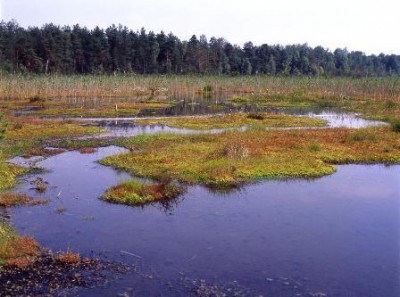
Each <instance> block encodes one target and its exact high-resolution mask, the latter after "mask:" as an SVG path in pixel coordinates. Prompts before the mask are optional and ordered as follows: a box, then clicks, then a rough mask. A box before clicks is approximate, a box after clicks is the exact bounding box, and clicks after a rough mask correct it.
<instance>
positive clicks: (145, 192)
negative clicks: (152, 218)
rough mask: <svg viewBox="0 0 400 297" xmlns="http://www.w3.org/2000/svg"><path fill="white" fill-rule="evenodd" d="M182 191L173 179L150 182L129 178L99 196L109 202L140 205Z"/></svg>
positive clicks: (168, 197)
mask: <svg viewBox="0 0 400 297" xmlns="http://www.w3.org/2000/svg"><path fill="white" fill-rule="evenodd" d="M184 191H185V189H184V187H182V186H181V185H180V184H179V183H178V182H176V181H174V180H169V181H168V182H166V181H162V182H158V183H152V184H143V183H140V182H138V181H134V180H129V181H125V182H122V183H120V184H119V185H117V186H114V187H111V188H110V189H108V190H107V191H106V192H105V193H104V194H103V195H102V197H101V198H102V199H103V200H104V201H107V202H111V203H116V204H126V205H132V206H140V205H145V204H148V203H152V202H157V201H164V200H170V199H174V198H177V197H178V196H179V195H181V194H183V193H184Z"/></svg>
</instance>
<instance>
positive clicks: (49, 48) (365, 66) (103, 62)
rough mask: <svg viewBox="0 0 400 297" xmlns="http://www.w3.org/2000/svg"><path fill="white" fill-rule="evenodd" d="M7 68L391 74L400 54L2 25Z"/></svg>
mask: <svg viewBox="0 0 400 297" xmlns="http://www.w3.org/2000/svg"><path fill="white" fill-rule="evenodd" d="M0 69H1V70H2V71H6V72H22V73H24V72H30V73H60V74H98V73H137V74H214V75H256V74H265V75H287V76H289V75H293V76H294V75H307V76H321V75H323V76H352V77H361V76H386V75H399V74H400V55H385V54H380V55H366V54H364V53H363V52H360V51H355V52H348V51H347V50H346V49H336V50H335V51H333V52H331V51H329V50H328V49H325V48H323V47H321V46H317V47H315V48H312V47H310V46H308V45H307V44H297V45H287V46H282V45H268V44H262V45H260V46H256V45H254V44H253V43H252V42H247V43H245V44H244V46H243V47H240V46H238V45H234V44H231V43H229V42H228V41H227V40H225V39H224V38H215V37H212V38H211V39H209V40H208V39H207V38H206V36H204V35H201V36H200V37H199V38H198V37H197V36H196V35H193V36H192V37H191V38H190V39H189V40H188V41H184V40H183V41H182V40H180V39H179V38H178V37H176V36H175V35H174V34H172V33H169V34H165V33H164V32H160V33H158V34H155V33H154V32H152V31H149V32H147V31H146V30H145V29H144V28H142V29H141V30H139V31H133V30H130V29H128V28H127V27H124V26H122V25H119V26H115V25H112V26H110V27H108V28H107V29H105V30H103V29H101V28H99V27H96V28H94V29H92V30H89V29H87V28H86V27H81V26H79V25H75V26H73V27H69V26H64V27H60V26H56V25H54V24H46V25H44V26H42V27H41V28H38V27H29V28H27V29H25V28H22V27H20V26H19V25H18V24H17V23H16V22H15V21H11V22H1V23H0Z"/></svg>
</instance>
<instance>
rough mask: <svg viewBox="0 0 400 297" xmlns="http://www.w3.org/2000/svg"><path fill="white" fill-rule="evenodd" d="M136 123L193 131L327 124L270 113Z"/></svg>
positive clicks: (180, 118) (139, 120)
mask: <svg viewBox="0 0 400 297" xmlns="http://www.w3.org/2000/svg"><path fill="white" fill-rule="evenodd" d="M136 123H138V124H142V125H150V124H165V125H167V126H170V127H178V128H187V129H193V130H209V129H221V128H235V127H241V126H252V127H320V126H324V125H325V124H326V122H325V121H322V120H320V119H313V118H307V117H297V116H290V115H284V114H268V113H257V114H252V113H250V114H249V113H232V114H224V115H213V116H200V117H179V118H175V117H173V118H171V117H169V118H156V119H138V120H136Z"/></svg>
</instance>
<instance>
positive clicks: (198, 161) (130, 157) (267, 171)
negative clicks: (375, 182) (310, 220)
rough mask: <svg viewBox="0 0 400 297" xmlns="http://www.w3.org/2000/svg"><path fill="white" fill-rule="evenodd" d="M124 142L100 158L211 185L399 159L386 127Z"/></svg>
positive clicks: (398, 145)
mask: <svg viewBox="0 0 400 297" xmlns="http://www.w3.org/2000/svg"><path fill="white" fill-rule="evenodd" d="M124 145H125V146H126V147H127V148H130V150H131V152H130V153H128V154H123V155H117V156H111V157H107V158H105V159H103V160H101V163H102V164H104V165H109V166H113V167H116V168H119V169H124V170H129V171H130V172H131V173H133V174H134V175H137V176H142V177H149V178H154V179H156V180H157V179H158V180H160V179H162V177H163V176H164V175H165V174H167V175H170V176H174V177H176V178H177V179H178V180H180V181H182V182H186V183H200V184H206V185H211V186H212V185H230V184H238V183H241V182H248V181H252V180H258V179H276V178H312V177H319V176H322V175H326V174H331V173H333V172H334V171H335V168H334V166H332V164H345V163H399V162H400V136H399V134H398V133H395V132H393V131H391V129H390V128H389V127H379V128H364V129H359V130H355V129H345V128H337V129H317V130H291V131H263V130H258V129H251V130H249V131H246V132H239V131H232V132H225V133H221V134H216V135H210V134H207V135H173V134H159V135H143V136H138V137H134V138H130V139H126V140H125V141H124Z"/></svg>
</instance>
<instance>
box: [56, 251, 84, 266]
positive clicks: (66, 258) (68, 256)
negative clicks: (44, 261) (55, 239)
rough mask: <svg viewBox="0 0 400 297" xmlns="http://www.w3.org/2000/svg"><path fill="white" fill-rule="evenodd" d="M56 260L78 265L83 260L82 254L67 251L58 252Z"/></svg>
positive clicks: (60, 262)
mask: <svg viewBox="0 0 400 297" xmlns="http://www.w3.org/2000/svg"><path fill="white" fill-rule="evenodd" d="M54 261H55V263H57V264H60V265H77V264H79V263H80V262H81V256H80V255H79V254H77V253H72V252H70V251H67V252H65V253H60V254H57V255H56V256H55V257H54Z"/></svg>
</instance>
